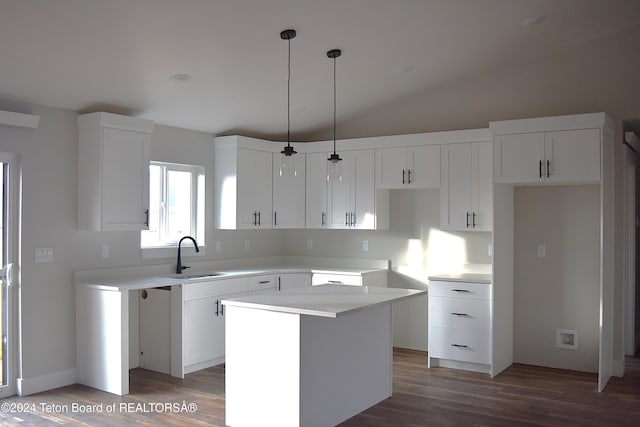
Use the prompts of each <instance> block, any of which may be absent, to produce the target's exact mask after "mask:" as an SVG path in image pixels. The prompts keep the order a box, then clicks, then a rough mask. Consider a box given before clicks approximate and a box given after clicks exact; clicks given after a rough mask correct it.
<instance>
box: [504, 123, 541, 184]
mask: <svg viewBox="0 0 640 427" xmlns="http://www.w3.org/2000/svg"><path fill="white" fill-rule="evenodd" d="M543 160H544V133H542V132H540V133H521V134H513V135H499V136H496V137H495V144H494V176H493V177H494V181H495V182H499V183H513V184H517V183H523V184H524V183H533V182H540V181H542V176H543V175H544V173H543V172H544V165H543Z"/></svg>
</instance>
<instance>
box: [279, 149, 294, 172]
mask: <svg viewBox="0 0 640 427" xmlns="http://www.w3.org/2000/svg"><path fill="white" fill-rule="evenodd" d="M285 148H286V147H285ZM286 151H287V150H282V151H281V153H282V154H281V155H280V156H281V159H280V160H281V161H280V176H296V175H297V172H296V162H295V159H294V158H293V154H294V153H295V151H294V152H293V153H291V154H288V153H287V152H286Z"/></svg>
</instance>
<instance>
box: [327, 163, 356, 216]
mask: <svg viewBox="0 0 640 427" xmlns="http://www.w3.org/2000/svg"><path fill="white" fill-rule="evenodd" d="M340 157H342V161H341V162H340V163H341V164H340V166H339V167H340V168H341V170H342V173H341V179H339V180H338V179H335V180H332V181H328V182H327V190H328V191H327V196H328V197H327V207H328V215H327V225H328V227H329V228H349V227H350V223H351V220H350V216H349V215H350V214H351V213H352V209H351V191H352V179H351V153H350V152H342V153H340Z"/></svg>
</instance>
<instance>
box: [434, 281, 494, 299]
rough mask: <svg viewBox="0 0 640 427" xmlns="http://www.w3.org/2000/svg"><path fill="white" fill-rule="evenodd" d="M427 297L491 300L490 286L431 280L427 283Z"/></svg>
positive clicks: (486, 284)
mask: <svg viewBox="0 0 640 427" xmlns="http://www.w3.org/2000/svg"><path fill="white" fill-rule="evenodd" d="M429 295H431V296H434V297H456V298H474V299H492V298H491V285H490V284H488V283H468V282H445V281H440V280H432V281H430V282H429Z"/></svg>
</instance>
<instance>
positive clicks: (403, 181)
mask: <svg viewBox="0 0 640 427" xmlns="http://www.w3.org/2000/svg"><path fill="white" fill-rule="evenodd" d="M404 175H405V171H404V169H402V184H404V183H405V180H404Z"/></svg>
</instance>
